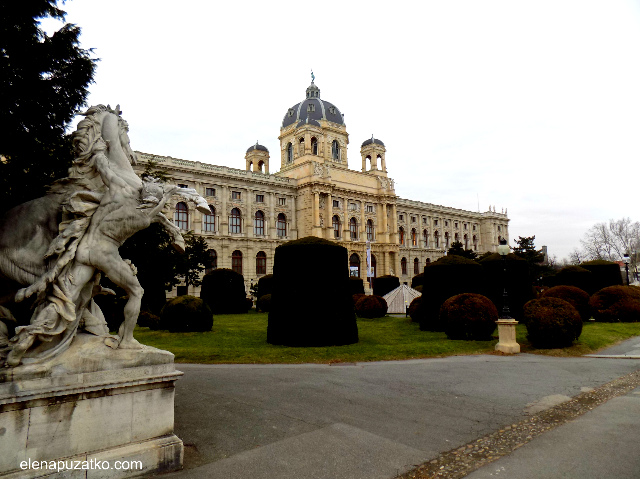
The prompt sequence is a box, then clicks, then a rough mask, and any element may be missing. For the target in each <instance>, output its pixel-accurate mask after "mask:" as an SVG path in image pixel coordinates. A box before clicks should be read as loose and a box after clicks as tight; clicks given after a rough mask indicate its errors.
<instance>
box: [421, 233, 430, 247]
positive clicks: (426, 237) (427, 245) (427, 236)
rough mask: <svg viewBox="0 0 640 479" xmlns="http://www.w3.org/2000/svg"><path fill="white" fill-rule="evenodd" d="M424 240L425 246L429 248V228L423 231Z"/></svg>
mask: <svg viewBox="0 0 640 479" xmlns="http://www.w3.org/2000/svg"><path fill="white" fill-rule="evenodd" d="M422 241H423V242H424V247H425V248H428V247H429V233H427V230H424V231H423V232H422Z"/></svg>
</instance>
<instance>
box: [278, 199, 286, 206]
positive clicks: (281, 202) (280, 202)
mask: <svg viewBox="0 0 640 479" xmlns="http://www.w3.org/2000/svg"><path fill="white" fill-rule="evenodd" d="M286 204H287V199H286V198H278V205H280V206H284V205H286Z"/></svg>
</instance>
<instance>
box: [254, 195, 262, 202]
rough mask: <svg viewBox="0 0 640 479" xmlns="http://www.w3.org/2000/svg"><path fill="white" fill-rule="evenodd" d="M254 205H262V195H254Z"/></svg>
mask: <svg viewBox="0 0 640 479" xmlns="http://www.w3.org/2000/svg"><path fill="white" fill-rule="evenodd" d="M256 203H264V195H256Z"/></svg>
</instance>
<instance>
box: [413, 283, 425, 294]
mask: <svg viewBox="0 0 640 479" xmlns="http://www.w3.org/2000/svg"><path fill="white" fill-rule="evenodd" d="M413 289H415V290H416V291H417V292H418V293H420V294H422V290H423V289H424V286H423V285H421V284H419V285H418V286H416V287H415V288H413Z"/></svg>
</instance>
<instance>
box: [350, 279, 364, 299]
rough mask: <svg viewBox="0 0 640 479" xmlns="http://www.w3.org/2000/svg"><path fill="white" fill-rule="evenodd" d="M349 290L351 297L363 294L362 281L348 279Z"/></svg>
mask: <svg viewBox="0 0 640 479" xmlns="http://www.w3.org/2000/svg"><path fill="white" fill-rule="evenodd" d="M349 290H350V291H351V295H352V296H353V295H354V294H364V281H363V280H362V278H354V277H349Z"/></svg>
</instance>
